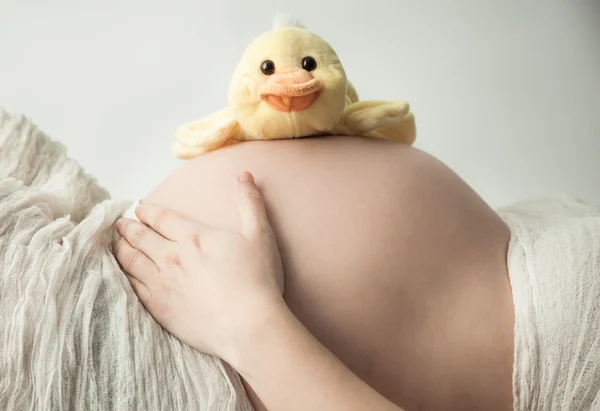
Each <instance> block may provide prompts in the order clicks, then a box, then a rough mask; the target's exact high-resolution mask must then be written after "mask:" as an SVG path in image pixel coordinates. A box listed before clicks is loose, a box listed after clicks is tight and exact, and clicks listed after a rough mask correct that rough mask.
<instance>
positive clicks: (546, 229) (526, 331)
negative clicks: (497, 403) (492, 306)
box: [500, 197, 600, 411]
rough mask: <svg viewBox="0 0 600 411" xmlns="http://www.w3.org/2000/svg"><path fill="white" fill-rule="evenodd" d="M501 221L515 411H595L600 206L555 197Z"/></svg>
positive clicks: (506, 213)
mask: <svg viewBox="0 0 600 411" xmlns="http://www.w3.org/2000/svg"><path fill="white" fill-rule="evenodd" d="M500 214H501V216H502V217H503V218H504V220H505V221H506V222H507V223H508V225H509V227H510V229H511V232H512V238H511V241H510V244H509V251H508V256H507V262H508V270H509V277H510V282H511V286H512V293H513V300H514V305H515V340H514V341H515V357H514V373H513V395H514V409H515V410H517V411H537V410H540V411H553V410H556V411H558V410H560V411H590V410H600V207H598V206H593V205H589V204H586V203H584V202H581V201H578V200H574V199H569V198H566V197H556V198H548V199H540V200H539V201H532V202H528V203H522V204H518V205H515V206H512V207H509V208H505V209H503V210H501V211H500Z"/></svg>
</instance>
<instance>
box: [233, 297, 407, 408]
mask: <svg viewBox="0 0 600 411" xmlns="http://www.w3.org/2000/svg"><path fill="white" fill-rule="evenodd" d="M227 361H228V362H229V363H230V364H231V365H232V366H233V367H234V368H235V369H236V370H237V371H238V372H239V373H240V375H241V376H242V377H243V378H244V379H245V380H246V382H247V383H248V384H249V385H250V386H251V387H252V389H253V391H254V392H255V393H256V394H257V395H258V397H259V398H260V400H261V401H262V403H263V404H264V405H265V407H266V408H267V409H268V410H269V411H288V410H289V411H293V410H307V409H308V410H315V411H320V410H323V411H324V410H347V411H364V410H370V411H401V409H400V408H399V407H397V406H396V405H394V404H393V403H391V402H390V401H388V400H387V399H386V398H384V397H383V396H381V395H380V394H378V393H377V392H376V391H375V390H373V389H372V388H371V387H369V386H368V385H367V384H366V383H364V382H363V381H362V380H360V379H359V378H358V377H357V376H356V375H354V374H353V373H352V372H351V371H350V370H349V369H348V368H346V367H345V366H344V365H343V364H342V363H341V362H340V361H339V360H338V359H337V358H336V357H335V356H334V355H333V354H332V353H331V352H329V351H328V350H327V349H326V348H325V347H324V346H323V345H321V344H320V343H319V342H318V341H317V340H316V339H315V338H314V337H313V336H312V335H311V334H310V333H309V332H308V330H306V328H304V326H303V325H302V324H301V323H300V322H299V321H298V320H297V319H296V317H295V316H294V315H293V314H292V313H291V312H290V311H289V310H287V308H285V309H281V310H277V311H274V312H273V313H272V315H270V316H269V319H268V321H265V322H263V324H262V325H260V326H258V327H257V328H255V329H254V330H252V332H250V333H249V334H248V335H247V337H244V340H243V341H240V342H239V345H238V346H237V347H236V349H235V352H234V353H232V355H231V356H230V358H229V359H227Z"/></svg>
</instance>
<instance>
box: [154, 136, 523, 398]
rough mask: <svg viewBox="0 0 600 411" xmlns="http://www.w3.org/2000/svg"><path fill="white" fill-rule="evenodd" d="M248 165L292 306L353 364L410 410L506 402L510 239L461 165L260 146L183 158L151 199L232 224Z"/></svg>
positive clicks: (380, 152)
mask: <svg viewBox="0 0 600 411" xmlns="http://www.w3.org/2000/svg"><path fill="white" fill-rule="evenodd" d="M244 170H248V171H251V172H252V173H254V175H255V176H256V179H257V182H258V184H259V186H260V188H261V189H262V191H263V194H264V196H265V198H266V201H267V206H268V211H269V215H270V218H271V220H272V223H273V225H274V229H275V232H276V235H277V238H278V243H279V247H280V251H281V254H282V259H283V263H284V269H285V274H286V287H285V298H286V301H287V303H288V305H289V306H290V308H291V309H292V311H293V312H294V313H295V314H296V315H297V316H298V318H299V319H300V320H301V321H302V322H303V323H304V324H305V326H306V327H307V328H308V329H309V330H310V331H311V332H312V333H313V334H314V335H315V336H316V337H317V338H318V339H319V340H320V341H321V342H322V343H323V344H324V345H325V346H327V347H328V348H329V349H330V350H331V351H332V352H333V353H334V354H336V355H337V356H338V357H339V358H340V359H341V360H342V361H343V362H344V363H345V364H346V365H347V366H348V367H349V368H350V369H352V370H353V371H354V372H355V373H356V374H357V375H358V376H360V377H361V378H362V379H363V380H365V381H366V382H367V383H369V384H370V385H371V386H373V387H374V388H375V389H377V390H378V391H380V392H381V393H382V394H384V395H386V396H387V397H388V398H390V399H391V400H392V401H394V402H396V403H397V404H399V405H401V406H403V407H405V408H408V409H413V408H417V407H419V409H444V410H450V409H487V410H495V409H510V408H511V370H512V368H511V366H512V322H511V321H512V301H511V299H510V298H511V297H510V289H509V286H508V280H507V277H506V267H505V252H506V245H507V242H508V235H509V234H508V230H507V229H506V227H505V226H504V224H503V223H502V222H501V220H500V219H499V218H498V217H497V216H496V214H495V213H494V212H493V211H492V210H490V209H489V207H487V205H486V204H485V203H484V202H483V201H482V200H481V199H480V198H479V197H478V196H477V195H476V194H475V193H473V192H472V191H471V190H470V189H469V187H467V186H466V185H465V184H464V183H463V182H462V181H461V180H460V179H459V178H458V177H457V176H456V175H455V174H454V173H452V172H451V171H450V170H449V169H447V168H446V167H445V166H443V165H442V164H440V163H439V162H438V161H436V160H435V159H433V158H432V157H430V156H428V155H426V154H424V153H422V152H420V151H418V150H416V149H413V148H409V147H406V146H403V145H400V144H396V143H390V142H385V141H374V140H367V139H360V138H341V137H340V138H325V139H304V140H294V141H277V142H275V141H273V142H252V143H244V144H240V145H237V146H232V147H229V148H226V149H223V150H218V151H216V152H214V153H210V154H208V155H206V156H203V157H200V158H197V159H195V160H193V161H190V162H188V163H186V164H185V165H184V166H183V167H181V168H180V169H178V170H177V171H175V172H174V173H173V174H172V175H171V176H169V177H168V178H167V179H166V180H165V181H164V182H163V183H162V184H160V185H159V186H158V187H157V188H156V189H155V190H154V191H153V192H152V193H151V194H150V195H149V196H148V197H147V198H146V200H147V201H150V202H154V203H158V204H161V205H164V206H167V207H169V208H172V209H175V210H176V211H179V212H181V213H183V214H185V215H187V216H189V217H191V218H194V219H197V220H200V221H203V222H205V223H209V224H213V225H215V226H220V227H227V228H236V227H237V224H238V217H237V214H236V210H235V207H234V202H233V197H232V188H233V183H234V181H235V176H236V174H237V173H238V172H241V171H244ZM482 393H485V395H483V394H482ZM255 401H256V399H255Z"/></svg>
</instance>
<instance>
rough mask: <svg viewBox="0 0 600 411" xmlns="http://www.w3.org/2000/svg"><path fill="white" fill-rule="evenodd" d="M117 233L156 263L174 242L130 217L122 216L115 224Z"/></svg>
mask: <svg viewBox="0 0 600 411" xmlns="http://www.w3.org/2000/svg"><path fill="white" fill-rule="evenodd" d="M115 227H116V229H117V233H119V235H120V236H121V237H123V238H125V239H126V240H127V242H128V243H129V244H130V245H131V246H132V247H133V248H135V249H137V250H140V251H141V252H142V253H144V254H146V256H147V257H149V258H150V259H151V260H152V261H153V262H154V263H155V264H157V265H158V262H159V261H160V260H161V259H162V255H163V254H164V253H165V249H167V248H168V247H169V245H170V244H172V242H171V241H169V240H167V239H165V238H164V237H163V236H161V235H160V234H158V233H157V232H156V231H154V230H153V229H152V228H150V227H148V226H147V225H145V224H142V223H139V222H137V221H135V220H131V219H128V218H121V219H119V220H118V221H117V223H116V224H115Z"/></svg>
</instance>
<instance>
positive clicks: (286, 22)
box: [273, 13, 306, 30]
mask: <svg viewBox="0 0 600 411" xmlns="http://www.w3.org/2000/svg"><path fill="white" fill-rule="evenodd" d="M284 27H297V28H300V29H304V28H306V27H305V26H304V24H302V23H301V22H300V21H299V20H296V19H294V18H292V17H291V16H290V15H289V14H285V13H276V14H275V16H274V17H273V30H279V29H282V28H284Z"/></svg>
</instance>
